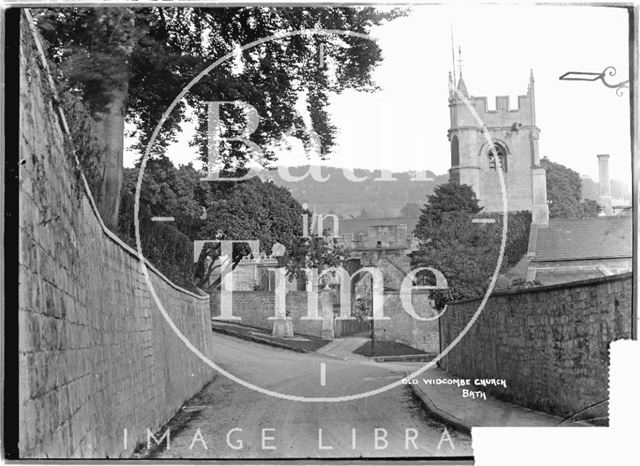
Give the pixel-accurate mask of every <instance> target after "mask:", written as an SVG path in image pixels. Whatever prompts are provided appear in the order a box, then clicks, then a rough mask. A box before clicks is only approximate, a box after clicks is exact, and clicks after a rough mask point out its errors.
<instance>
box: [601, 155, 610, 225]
mask: <svg viewBox="0 0 640 466" xmlns="http://www.w3.org/2000/svg"><path fill="white" fill-rule="evenodd" d="M598 188H599V191H598V194H599V197H598V204H600V205H601V206H602V208H603V213H604V214H605V215H613V206H612V201H611V180H610V179H609V154H598Z"/></svg>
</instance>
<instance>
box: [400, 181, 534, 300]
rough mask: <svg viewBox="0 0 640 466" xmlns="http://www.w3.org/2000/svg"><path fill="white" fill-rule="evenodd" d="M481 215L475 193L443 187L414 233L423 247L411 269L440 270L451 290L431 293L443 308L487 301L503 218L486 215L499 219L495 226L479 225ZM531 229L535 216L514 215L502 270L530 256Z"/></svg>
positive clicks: (467, 188)
mask: <svg viewBox="0 0 640 466" xmlns="http://www.w3.org/2000/svg"><path fill="white" fill-rule="evenodd" d="M481 210H482V208H481V207H480V206H479V204H478V200H477V198H476V196H475V193H474V192H473V189H472V188H471V187H470V186H467V185H459V184H457V183H446V184H443V185H440V186H437V187H436V188H435V190H434V194H433V195H431V196H428V203H427V204H425V206H424V207H423V208H422V215H421V216H420V219H419V221H418V224H417V225H416V229H415V232H414V233H415V235H416V237H417V238H418V240H419V242H420V244H419V249H418V250H417V251H414V252H413V253H412V255H411V265H412V266H413V267H414V268H417V267H432V268H435V269H437V270H439V271H440V272H442V273H443V274H444V275H445V277H446V278H447V282H448V285H449V289H447V290H443V291H441V290H433V291H432V292H431V298H432V299H434V300H435V303H436V308H438V309H441V308H442V307H443V306H444V305H445V304H446V303H447V302H449V301H452V300H458V299H465V298H475V297H478V296H481V295H482V294H483V293H484V292H485V291H486V289H487V286H488V284H489V281H490V278H491V276H492V274H493V273H494V271H495V267H496V263H497V260H498V256H499V252H500V245H501V240H502V225H503V223H502V222H503V216H502V214H500V213H491V214H482V217H483V218H493V219H495V223H492V224H473V223H472V220H473V218H474V217H475V216H476V215H477V214H479V213H480V212H481ZM530 224H531V213H530V212H510V213H509V214H508V234H507V242H506V246H505V253H504V258H503V263H502V268H501V271H504V270H507V269H508V268H510V267H512V266H514V265H515V264H516V263H517V262H518V261H519V260H520V259H521V258H522V256H523V255H524V254H525V253H526V250H527V244H528V238H529V227H530Z"/></svg>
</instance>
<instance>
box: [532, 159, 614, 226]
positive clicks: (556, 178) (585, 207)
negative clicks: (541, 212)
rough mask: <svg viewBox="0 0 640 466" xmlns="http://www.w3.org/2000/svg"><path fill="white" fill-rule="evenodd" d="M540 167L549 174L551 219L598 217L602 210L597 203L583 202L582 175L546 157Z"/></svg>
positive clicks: (548, 195) (548, 186) (548, 196)
mask: <svg viewBox="0 0 640 466" xmlns="http://www.w3.org/2000/svg"><path fill="white" fill-rule="evenodd" d="M540 165H541V166H542V167H544V168H545V170H546V172H547V198H548V200H549V216H550V217H551V218H584V217H597V216H598V213H599V212H600V210H601V208H600V207H599V206H598V204H597V202H596V201H593V200H590V199H587V200H585V201H584V202H583V201H582V179H581V178H580V174H579V173H578V172H576V171H574V170H572V169H570V168H568V167H565V166H564V165H561V164H559V163H555V162H552V161H551V160H549V159H548V158H546V157H543V158H542V159H541V160H540Z"/></svg>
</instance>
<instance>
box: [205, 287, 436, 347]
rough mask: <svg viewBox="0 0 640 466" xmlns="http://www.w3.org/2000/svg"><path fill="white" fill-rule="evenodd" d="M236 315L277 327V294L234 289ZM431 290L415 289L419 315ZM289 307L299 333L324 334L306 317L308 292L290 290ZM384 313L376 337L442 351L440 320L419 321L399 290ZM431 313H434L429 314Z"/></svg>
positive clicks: (216, 298)
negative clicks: (404, 302) (275, 321)
mask: <svg viewBox="0 0 640 466" xmlns="http://www.w3.org/2000/svg"><path fill="white" fill-rule="evenodd" d="M232 296H233V301H232V303H233V304H232V306H233V315H234V316H235V317H240V318H241V319H242V320H241V321H236V322H237V323H240V324H243V325H250V326H252V327H258V328H263V329H267V330H271V329H273V321H272V320H268V318H269V317H273V316H274V315H275V294H274V292H271V291H234V292H233V295H232ZM427 300H428V294H427V293H424V292H420V291H413V293H412V303H413V306H414V308H415V310H416V313H417V314H418V315H425V312H424V309H425V306H426V305H427ZM285 307H286V310H287V313H288V314H289V316H290V317H291V318H292V319H293V331H294V333H295V334H300V335H311V336H317V337H319V336H321V335H322V322H321V321H320V320H317V321H316V320H303V319H302V317H305V316H307V315H308V314H307V292H306V291H289V292H287V295H286V299H285ZM321 309H322V308H321V305H320V303H318V313H321ZM383 309H384V315H385V316H386V317H390V320H384V321H376V323H375V329H376V338H379V339H380V340H387V341H401V342H403V343H407V344H409V345H411V346H413V347H415V348H419V349H422V350H424V351H427V352H434V353H435V352H437V351H438V346H439V345H438V343H439V339H438V338H439V337H438V321H437V320H433V321H418V320H415V319H414V318H413V317H411V316H410V315H409V314H407V313H406V312H405V311H404V309H403V307H402V302H401V300H400V294H399V292H385V294H384V308H383ZM338 313H339V305H338V302H337V301H336V302H334V314H335V315H337V314H338ZM211 315H212V317H216V316H219V315H220V295H219V294H218V293H214V294H212V295H211ZM429 315H430V314H429Z"/></svg>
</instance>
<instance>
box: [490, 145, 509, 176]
mask: <svg viewBox="0 0 640 466" xmlns="http://www.w3.org/2000/svg"><path fill="white" fill-rule="evenodd" d="M487 157H488V158H489V168H490V169H492V170H497V167H498V164H497V163H496V157H497V158H498V159H499V160H500V166H501V167H502V170H503V171H505V172H506V171H507V149H506V148H505V147H504V146H503V145H502V144H494V145H493V146H491V147H489V149H487Z"/></svg>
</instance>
